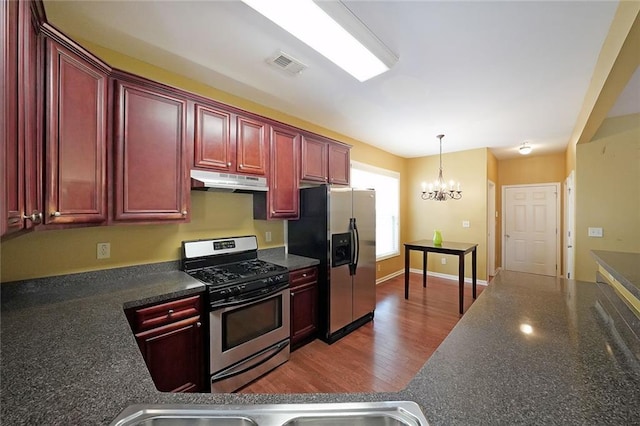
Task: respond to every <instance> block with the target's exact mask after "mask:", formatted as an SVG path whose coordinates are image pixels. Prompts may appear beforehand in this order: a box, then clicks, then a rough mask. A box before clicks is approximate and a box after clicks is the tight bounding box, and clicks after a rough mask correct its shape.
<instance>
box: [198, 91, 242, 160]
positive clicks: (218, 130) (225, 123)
mask: <svg viewBox="0 0 640 426" xmlns="http://www.w3.org/2000/svg"><path fill="white" fill-rule="evenodd" d="M192 109H193V111H194V120H195V121H194V125H193V127H194V129H193V131H194V139H193V154H194V157H193V166H194V167H195V168H201V169H212V170H217V171H221V172H232V171H233V172H235V167H236V160H235V152H236V149H235V143H233V144H232V143H231V124H232V121H231V120H232V116H231V113H229V112H226V111H223V110H222V109H219V108H216V107H213V106H209V105H206V104H203V103H193V106H192Z"/></svg>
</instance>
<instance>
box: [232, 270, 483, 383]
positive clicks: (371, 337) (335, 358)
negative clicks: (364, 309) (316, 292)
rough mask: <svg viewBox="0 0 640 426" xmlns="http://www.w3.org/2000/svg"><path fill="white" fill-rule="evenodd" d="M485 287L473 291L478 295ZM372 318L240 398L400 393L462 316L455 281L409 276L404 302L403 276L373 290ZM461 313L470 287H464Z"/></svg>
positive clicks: (297, 354)
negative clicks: (316, 394) (265, 394)
mask: <svg viewBox="0 0 640 426" xmlns="http://www.w3.org/2000/svg"><path fill="white" fill-rule="evenodd" d="M483 289H484V286H481V285H479V286H478V294H480V293H481V292H482V290H483ZM376 296H377V304H376V311H375V318H374V320H373V321H372V322H370V323H368V324H365V325H364V326H362V327H360V328H359V329H357V330H355V331H354V332H352V333H351V334H349V335H347V336H345V337H344V338H342V339H340V340H338V341H337V342H335V343H334V344H332V345H328V344H326V343H324V342H323V341H321V340H319V339H316V340H314V341H313V342H311V343H309V344H307V345H306V346H303V347H302V348H300V349H298V350H296V351H294V352H293V353H291V357H290V359H289V361H288V362H286V363H285V364H283V365H281V366H280V367H278V368H276V369H275V370H273V371H272V372H270V373H268V374H267V375H266V376H264V377H262V378H259V379H257V380H256V381H254V382H253V383H250V384H249V385H247V386H246V387H244V388H243V389H241V390H240V391H239V392H240V393H342V392H348V393H353V392H393V391H398V390H401V389H403V388H404V387H405V386H406V385H407V383H409V381H410V380H411V379H412V378H413V376H415V374H416V373H417V372H418V370H419V369H420V368H421V367H422V365H423V364H424V363H425V361H426V360H427V359H428V358H429V357H430V356H431V354H432V353H433V352H434V351H435V350H436V348H437V347H438V346H439V345H440V343H441V342H442V341H443V340H444V338H445V337H446V336H447V335H448V334H449V332H450V331H451V329H452V328H453V327H454V326H455V325H456V323H457V322H458V320H459V319H460V318H461V315H460V314H459V313H458V283H457V281H450V280H444V279H441V278H436V277H428V284H427V288H426V289H425V288H423V287H422V275H421V274H411V276H410V293H409V300H405V299H404V275H400V276H398V277H396V278H393V279H391V280H388V281H386V282H384V283H382V284H380V285H378V286H376ZM464 297H465V299H464V307H465V311H466V310H467V309H468V308H469V306H471V303H472V301H473V299H472V297H471V284H466V285H465V296H464Z"/></svg>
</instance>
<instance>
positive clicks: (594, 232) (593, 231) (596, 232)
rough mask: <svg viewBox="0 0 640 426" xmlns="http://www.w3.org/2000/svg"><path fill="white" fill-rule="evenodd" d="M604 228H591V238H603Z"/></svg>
mask: <svg viewBox="0 0 640 426" xmlns="http://www.w3.org/2000/svg"><path fill="white" fill-rule="evenodd" d="M602 235H603V234H602V228H589V236H590V237H596V238H602Z"/></svg>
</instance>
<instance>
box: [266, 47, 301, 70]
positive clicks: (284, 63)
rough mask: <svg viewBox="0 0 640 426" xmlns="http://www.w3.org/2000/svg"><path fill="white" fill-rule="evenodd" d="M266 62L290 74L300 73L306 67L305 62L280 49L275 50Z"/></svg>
mask: <svg viewBox="0 0 640 426" xmlns="http://www.w3.org/2000/svg"><path fill="white" fill-rule="evenodd" d="M267 63H269V64H271V65H273V66H274V67H276V68H279V69H281V70H283V71H285V72H287V73H288V74H291V75H299V74H302V71H304V70H305V69H306V68H307V66H306V65H305V64H303V63H302V62H300V61H299V60H297V59H296V58H294V57H293V56H291V55H287V54H286V53H284V52H282V51H279V52H277V53H276V54H275V55H274V56H272V57H271V58H269V59H267Z"/></svg>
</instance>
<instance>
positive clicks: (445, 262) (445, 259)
mask: <svg viewBox="0 0 640 426" xmlns="http://www.w3.org/2000/svg"><path fill="white" fill-rule="evenodd" d="M440 263H442V264H443V265H446V264H447V258H446V257H443V258H442V259H440Z"/></svg>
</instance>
